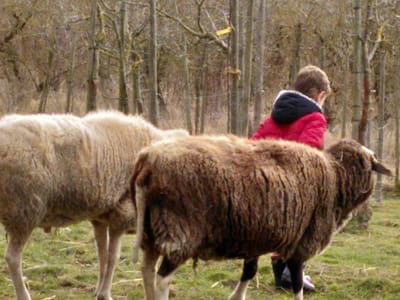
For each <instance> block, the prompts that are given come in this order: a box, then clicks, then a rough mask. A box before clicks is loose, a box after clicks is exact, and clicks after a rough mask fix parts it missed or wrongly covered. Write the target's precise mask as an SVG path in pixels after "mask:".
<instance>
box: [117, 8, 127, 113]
mask: <svg viewBox="0 0 400 300" xmlns="http://www.w3.org/2000/svg"><path fill="white" fill-rule="evenodd" d="M125 40H126V2H125V1H121V7H120V32H119V102H118V109H119V110H120V111H122V112H124V113H126V114H128V113H129V104H128V88H127V86H126V59H125Z"/></svg>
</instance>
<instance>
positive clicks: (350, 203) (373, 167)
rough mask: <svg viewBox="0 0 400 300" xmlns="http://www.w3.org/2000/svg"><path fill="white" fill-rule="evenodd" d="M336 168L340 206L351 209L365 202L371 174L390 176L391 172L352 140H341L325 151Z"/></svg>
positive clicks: (367, 150) (371, 182)
mask: <svg viewBox="0 0 400 300" xmlns="http://www.w3.org/2000/svg"><path fill="white" fill-rule="evenodd" d="M327 152H328V153H330V154H331V155H332V156H333V157H334V159H335V161H336V162H337V165H338V166H339V168H338V180H339V186H340V187H339V189H340V190H341V193H340V194H341V195H342V198H343V199H340V200H339V202H340V205H341V206H342V207H343V208H345V207H347V208H348V209H352V208H354V207H356V206H358V205H359V204H361V203H362V202H364V201H366V200H367V199H368V197H369V195H370V194H371V192H372V188H373V185H374V180H373V176H372V174H373V172H376V173H380V174H384V175H388V176H391V175H392V172H391V171H390V170H389V169H388V168H387V167H385V166H384V165H383V164H381V163H380V162H378V160H377V158H376V156H375V154H374V153H373V151H371V150H369V149H368V148H366V147H364V146H362V145H360V144H359V143H357V142H356V141H353V140H341V141H340V142H338V143H336V144H335V145H333V146H332V147H331V148H329V149H328V150H327Z"/></svg>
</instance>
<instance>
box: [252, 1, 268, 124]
mask: <svg viewBox="0 0 400 300" xmlns="http://www.w3.org/2000/svg"><path fill="white" fill-rule="evenodd" d="M266 2H267V0H259V9H258V22H257V23H256V26H257V28H256V34H257V38H256V40H257V43H256V49H255V59H254V62H255V63H254V74H255V76H254V91H255V93H254V117H253V128H257V126H258V125H259V124H260V123H261V115H262V112H263V111H264V105H263V99H262V98H263V95H264V49H265V47H264V44H265V30H266V28H265V24H266V18H267V3H266Z"/></svg>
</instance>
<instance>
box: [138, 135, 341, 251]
mask: <svg viewBox="0 0 400 300" xmlns="http://www.w3.org/2000/svg"><path fill="white" fill-rule="evenodd" d="M142 155H143V156H147V157H148V158H147V163H148V164H149V166H150V170H151V175H150V176H151V177H150V178H151V183H150V184H149V187H148V199H149V203H148V204H149V205H150V206H152V209H151V225H152V226H151V228H152V230H153V231H154V232H153V234H154V235H155V236H158V238H156V239H155V240H156V243H159V245H158V247H159V251H161V253H164V252H165V251H167V252H168V251H171V249H174V248H177V247H176V245H180V246H181V247H182V249H184V251H186V253H190V255H189V256H200V257H203V258H207V257H253V256H257V255H260V254H262V253H266V252H270V251H281V252H282V254H288V255H289V254H290V252H291V251H293V249H294V248H295V246H296V245H297V242H298V241H299V239H300V238H301V237H302V235H303V234H304V231H305V230H306V227H307V225H308V224H309V222H310V219H311V218H312V217H313V213H314V211H315V209H316V207H317V206H318V201H327V202H329V203H331V202H332V199H331V198H332V197H330V195H329V192H326V191H325V190H321V187H322V186H326V185H327V184H328V183H330V182H332V184H333V181H334V175H333V174H332V172H331V170H330V167H329V164H328V162H327V161H326V159H325V157H324V156H323V155H322V154H321V153H319V152H318V151H316V150H313V149H311V148H309V147H307V146H302V145H298V144H295V143H287V142H273V141H265V142H263V141H261V142H260V141H257V142H251V141H248V140H244V139H239V138H235V137H211V138H210V137H191V138H187V139H185V140H180V141H175V142H163V143H159V144H157V145H154V146H152V147H150V148H148V149H146V150H144V152H142ZM328 198H329V199H328ZM327 205H329V204H327ZM171 232H172V233H171ZM188 240H191V242H190V243H189V242H187V241H188ZM189 248H190V249H189Z"/></svg>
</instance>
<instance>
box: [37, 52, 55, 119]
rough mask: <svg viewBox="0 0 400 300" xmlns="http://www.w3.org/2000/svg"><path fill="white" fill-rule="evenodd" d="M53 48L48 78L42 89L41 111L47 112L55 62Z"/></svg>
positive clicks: (49, 59)
mask: <svg viewBox="0 0 400 300" xmlns="http://www.w3.org/2000/svg"><path fill="white" fill-rule="evenodd" d="M51 48H52V47H51V46H50V49H49V51H48V58H47V71H46V79H45V80H44V84H43V90H42V94H41V96H40V102H39V113H44V112H46V106H47V98H48V96H49V83H50V77H51V75H52V71H53V63H54V52H53V49H51Z"/></svg>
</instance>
